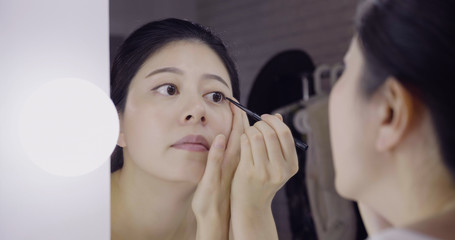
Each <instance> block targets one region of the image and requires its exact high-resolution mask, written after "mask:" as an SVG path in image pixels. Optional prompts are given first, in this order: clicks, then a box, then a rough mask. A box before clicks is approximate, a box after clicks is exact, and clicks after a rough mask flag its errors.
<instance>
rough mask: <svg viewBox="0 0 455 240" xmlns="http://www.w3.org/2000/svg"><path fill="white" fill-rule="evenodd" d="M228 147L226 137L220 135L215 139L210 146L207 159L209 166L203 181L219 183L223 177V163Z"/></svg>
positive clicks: (206, 168)
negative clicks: (221, 176)
mask: <svg viewBox="0 0 455 240" xmlns="http://www.w3.org/2000/svg"><path fill="white" fill-rule="evenodd" d="M225 147H226V137H225V136H224V135H223V134H220V135H218V136H216V137H215V139H214V140H213V142H212V146H210V150H209V154H208V157H207V165H206V167H205V171H204V176H202V180H201V182H203V181H210V182H212V181H219V179H220V175H221V163H222V162H223V156H224V151H225Z"/></svg>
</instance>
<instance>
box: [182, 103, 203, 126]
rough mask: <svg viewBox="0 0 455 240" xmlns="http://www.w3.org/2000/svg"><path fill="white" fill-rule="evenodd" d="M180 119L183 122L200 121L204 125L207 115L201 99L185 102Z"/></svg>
mask: <svg viewBox="0 0 455 240" xmlns="http://www.w3.org/2000/svg"><path fill="white" fill-rule="evenodd" d="M181 119H182V123H183V124H192V123H202V124H203V125H205V124H206V123H207V116H206V109H205V106H204V103H203V102H202V101H201V100H199V101H194V100H193V101H191V102H188V104H185V106H184V110H183V116H182V117H181Z"/></svg>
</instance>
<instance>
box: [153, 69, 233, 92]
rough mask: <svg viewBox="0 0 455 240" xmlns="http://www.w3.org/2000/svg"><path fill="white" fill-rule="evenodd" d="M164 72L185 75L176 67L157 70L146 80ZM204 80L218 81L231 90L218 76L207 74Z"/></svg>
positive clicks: (203, 76)
mask: <svg viewBox="0 0 455 240" xmlns="http://www.w3.org/2000/svg"><path fill="white" fill-rule="evenodd" d="M164 72H168V73H175V74H178V75H183V74H184V72H183V71H182V70H181V69H178V68H175V67H165V68H160V69H157V70H155V71H153V72H151V73H149V74H148V75H147V76H146V77H145V78H148V77H150V76H153V75H155V74H159V73H164ZM202 78H203V79H213V80H217V81H219V82H221V83H222V84H224V85H226V87H228V88H229V85H228V84H227V82H226V81H225V80H224V79H223V78H222V77H220V76H218V75H216V74H210V73H206V74H204V75H202Z"/></svg>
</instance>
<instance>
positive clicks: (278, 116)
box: [275, 113, 283, 120]
mask: <svg viewBox="0 0 455 240" xmlns="http://www.w3.org/2000/svg"><path fill="white" fill-rule="evenodd" d="M275 116H276V117H277V118H279V119H280V120H283V116H281V114H279V113H275Z"/></svg>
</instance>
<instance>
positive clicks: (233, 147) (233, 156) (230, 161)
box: [223, 100, 248, 179]
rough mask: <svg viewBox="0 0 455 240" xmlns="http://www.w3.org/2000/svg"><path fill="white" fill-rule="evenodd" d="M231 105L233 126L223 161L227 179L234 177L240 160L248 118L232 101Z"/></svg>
mask: <svg viewBox="0 0 455 240" xmlns="http://www.w3.org/2000/svg"><path fill="white" fill-rule="evenodd" d="M236 101H237V100H236ZM230 107H231V111H232V128H231V133H230V135H229V140H228V143H227V148H226V152H225V159H226V161H225V162H224V163H223V169H225V171H224V175H223V177H224V178H226V179H231V178H232V176H233V174H234V172H235V169H236V168H237V165H238V163H239V160H240V158H239V156H240V136H241V135H242V134H243V133H244V118H246V115H245V113H244V112H243V111H242V110H240V109H239V108H238V107H236V106H235V105H233V104H231V103H230ZM247 120H248V119H247Z"/></svg>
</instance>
